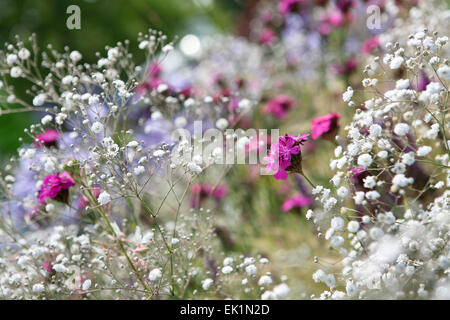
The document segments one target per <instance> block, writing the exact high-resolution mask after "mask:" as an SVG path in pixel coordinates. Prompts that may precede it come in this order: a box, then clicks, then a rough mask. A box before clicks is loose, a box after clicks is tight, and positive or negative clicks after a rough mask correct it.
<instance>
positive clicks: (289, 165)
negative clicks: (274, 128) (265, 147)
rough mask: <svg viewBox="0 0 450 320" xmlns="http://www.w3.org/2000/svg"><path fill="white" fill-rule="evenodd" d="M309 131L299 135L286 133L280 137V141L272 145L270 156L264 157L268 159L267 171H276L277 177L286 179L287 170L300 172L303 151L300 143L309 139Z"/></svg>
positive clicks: (275, 175)
mask: <svg viewBox="0 0 450 320" xmlns="http://www.w3.org/2000/svg"><path fill="white" fill-rule="evenodd" d="M308 136H309V133H308V134H304V135H302V136H299V137H295V136H291V135H290V134H286V135H284V136H282V137H280V138H279V139H278V143H275V144H273V145H272V146H271V148H270V151H269V156H267V157H264V160H265V161H267V166H266V173H270V172H272V171H276V172H275V174H274V177H275V179H277V180H285V179H286V178H287V171H293V172H298V173H300V172H301V171H302V170H301V152H300V145H302V144H303V143H304V142H305V141H306V140H307V139H308Z"/></svg>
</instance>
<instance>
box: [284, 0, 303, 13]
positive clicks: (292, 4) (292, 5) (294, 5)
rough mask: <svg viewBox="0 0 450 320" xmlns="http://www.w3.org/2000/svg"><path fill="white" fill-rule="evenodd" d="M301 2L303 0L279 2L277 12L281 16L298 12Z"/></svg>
mask: <svg viewBox="0 0 450 320" xmlns="http://www.w3.org/2000/svg"><path fill="white" fill-rule="evenodd" d="M302 2H303V0H280V2H279V3H278V11H280V13H281V14H283V15H287V14H288V13H290V12H293V11H296V10H298V9H299V7H300V5H301V4H302Z"/></svg>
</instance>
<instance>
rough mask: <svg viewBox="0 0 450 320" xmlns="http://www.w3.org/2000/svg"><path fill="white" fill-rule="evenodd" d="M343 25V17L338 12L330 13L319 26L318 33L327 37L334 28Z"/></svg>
mask: <svg viewBox="0 0 450 320" xmlns="http://www.w3.org/2000/svg"><path fill="white" fill-rule="evenodd" d="M343 23H344V15H343V14H342V13H341V12H340V11H336V12H333V13H330V14H329V15H327V16H326V17H325V19H324V20H323V21H322V22H321V23H320V24H319V27H318V31H319V32H320V34H322V35H328V34H329V33H330V32H331V31H332V30H333V29H334V28H338V27H340V26H341V25H342V24H343Z"/></svg>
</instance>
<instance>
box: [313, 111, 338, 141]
mask: <svg viewBox="0 0 450 320" xmlns="http://www.w3.org/2000/svg"><path fill="white" fill-rule="evenodd" d="M340 117H341V116H340V115H339V114H338V113H329V114H327V115H326V116H323V117H318V118H315V119H314V120H313V121H311V126H312V132H311V137H312V138H313V139H314V140H317V139H319V138H320V137H321V136H323V137H324V138H325V139H328V140H329V139H332V138H334V136H335V135H336V133H337V130H338V129H339V119H340Z"/></svg>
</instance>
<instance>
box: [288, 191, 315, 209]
mask: <svg viewBox="0 0 450 320" xmlns="http://www.w3.org/2000/svg"><path fill="white" fill-rule="evenodd" d="M311 203H312V200H311V198H310V197H306V196H304V195H302V194H300V193H297V194H296V195H294V196H293V197H289V198H286V200H284V203H283V205H282V206H281V209H282V210H283V211H289V210H291V209H292V208H294V207H296V208H303V207H308V206H310V205H311Z"/></svg>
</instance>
